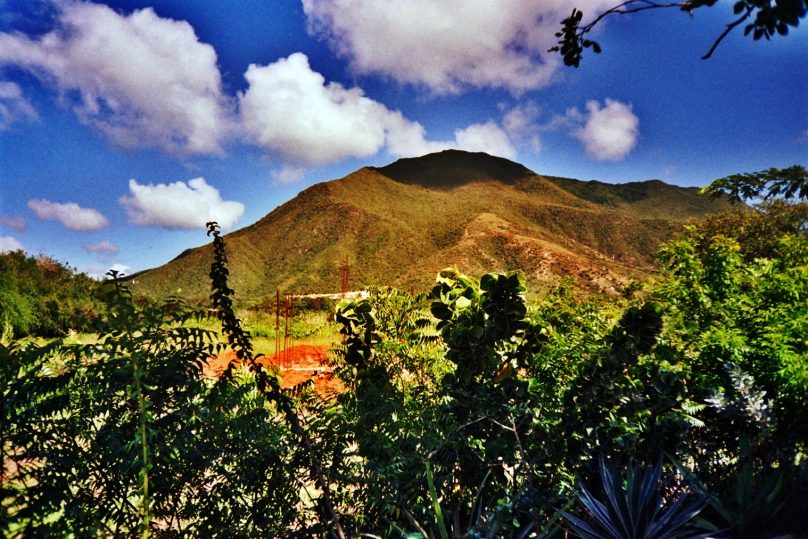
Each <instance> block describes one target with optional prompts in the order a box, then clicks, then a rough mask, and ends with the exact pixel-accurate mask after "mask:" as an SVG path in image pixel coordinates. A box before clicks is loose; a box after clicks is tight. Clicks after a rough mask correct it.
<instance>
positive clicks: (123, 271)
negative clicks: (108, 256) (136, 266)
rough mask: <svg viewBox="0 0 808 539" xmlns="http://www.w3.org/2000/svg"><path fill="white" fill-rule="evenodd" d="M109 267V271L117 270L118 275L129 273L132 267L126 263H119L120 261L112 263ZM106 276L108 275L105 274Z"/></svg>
mask: <svg viewBox="0 0 808 539" xmlns="http://www.w3.org/2000/svg"><path fill="white" fill-rule="evenodd" d="M109 269H110V271H117V272H118V275H119V276H123V275H129V274H130V273H132V268H130V267H129V266H127V265H126V264H121V263H120V262H117V263H115V264H113V265H112V266H110V268H109ZM107 278H109V276H107Z"/></svg>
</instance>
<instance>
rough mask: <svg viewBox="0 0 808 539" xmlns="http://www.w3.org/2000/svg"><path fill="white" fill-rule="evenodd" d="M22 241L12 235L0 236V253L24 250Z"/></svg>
mask: <svg viewBox="0 0 808 539" xmlns="http://www.w3.org/2000/svg"><path fill="white" fill-rule="evenodd" d="M24 250H25V248H24V247H23V246H22V243H20V242H19V241H17V239H16V238H13V237H11V236H0V253H10V252H13V251H24Z"/></svg>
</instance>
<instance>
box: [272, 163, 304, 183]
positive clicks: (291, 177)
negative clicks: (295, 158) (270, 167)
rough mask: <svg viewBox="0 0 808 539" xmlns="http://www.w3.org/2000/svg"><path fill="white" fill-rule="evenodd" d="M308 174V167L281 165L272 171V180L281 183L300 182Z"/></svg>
mask: <svg viewBox="0 0 808 539" xmlns="http://www.w3.org/2000/svg"><path fill="white" fill-rule="evenodd" d="M305 175H306V169H305V168H303V167H291V166H288V167H280V168H278V169H276V170H274V171H272V181H273V182H274V183H276V184H280V185H289V184H294V183H300V182H302V181H303V178H304V176H305Z"/></svg>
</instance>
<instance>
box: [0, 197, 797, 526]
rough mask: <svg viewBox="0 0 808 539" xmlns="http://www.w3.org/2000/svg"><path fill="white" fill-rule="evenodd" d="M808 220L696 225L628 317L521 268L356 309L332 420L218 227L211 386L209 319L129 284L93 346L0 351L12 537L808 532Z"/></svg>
mask: <svg viewBox="0 0 808 539" xmlns="http://www.w3.org/2000/svg"><path fill="white" fill-rule="evenodd" d="M800 215H801V216H802V217H799V216H800ZM789 216H791V217H789ZM795 216H796V217H795ZM805 226H806V221H805V206H804V205H793V204H786V203H778V204H773V205H768V206H766V207H763V208H761V209H760V210H756V211H754V212H750V211H744V212H737V213H732V214H729V215H724V216H717V217H714V218H711V219H709V220H708V221H707V222H706V223H704V224H703V225H700V226H696V225H692V226H689V227H687V228H686V229H685V230H684V231H683V233H682V234H681V235H680V236H679V237H678V238H677V239H674V240H673V241H670V242H668V243H667V244H665V245H664V246H663V247H662V248H661V250H660V252H659V265H660V269H661V272H662V274H661V276H660V277H659V279H658V280H657V281H656V282H653V283H650V284H647V285H646V286H644V287H640V286H632V287H629V288H627V289H626V290H625V291H624V292H625V299H624V301H623V302H622V303H619V304H616V303H612V304H611V305H597V304H594V303H592V302H590V301H589V300H587V299H586V298H579V297H578V296H576V295H575V292H574V291H573V289H572V288H571V287H570V286H569V285H568V284H564V283H562V285H561V286H559V287H558V288H557V289H556V290H555V291H553V292H552V293H550V294H548V295H546V296H545V297H543V299H542V300H541V301H539V302H538V303H536V304H533V305H528V304H527V303H526V301H525V293H526V289H525V286H524V277H523V276H522V274H521V273H519V272H510V273H506V274H486V275H484V276H482V277H481V278H480V279H479V281H478V280H476V279H474V278H471V277H468V276H466V275H463V274H461V273H459V272H458V271H456V270H453V269H447V270H444V271H442V272H441V273H440V275H439V276H438V278H437V282H436V284H435V286H434V288H433V290H432V292H431V293H430V294H429V295H419V296H413V295H411V294H409V293H405V292H401V291H397V290H394V289H376V290H374V291H373V294H372V295H371V297H370V298H368V299H367V300H362V301H357V302H345V303H343V304H341V305H340V306H339V307H338V309H337V313H336V316H337V321H338V322H339V323H340V326H341V328H342V329H341V332H342V334H343V335H344V341H343V344H342V346H341V347H340V349H339V350H338V351H337V352H336V354H335V364H336V371H337V373H338V375H339V376H340V377H341V378H342V380H343V381H344V383H345V387H346V391H345V392H344V393H342V394H340V395H339V396H337V397H334V398H332V399H328V400H324V399H321V398H318V397H316V396H315V395H313V394H311V393H310V392H309V391H308V389H307V387H306V386H305V385H304V386H301V387H297V388H294V389H292V390H290V391H284V390H281V389H280V386H279V383H278V379H277V377H276V376H275V375H274V374H273V373H272V372H269V371H266V370H264V369H263V368H262V367H261V365H260V364H259V363H258V362H256V361H254V359H255V358H254V353H253V349H252V343H251V340H250V335H249V333H247V332H246V331H245V329H244V328H243V326H242V323H241V321H240V320H239V319H238V318H237V317H236V315H235V313H234V311H233V290H232V288H230V286H229V284H228V270H227V263H228V262H227V256H226V253H225V249H224V242H223V239H222V238H221V237H220V235H219V232H218V228H217V227H216V226H215V225H212V226H211V229H210V233H211V234H212V235H213V237H214V242H213V243H214V245H213V253H214V259H213V264H212V268H211V274H210V277H211V279H212V282H213V292H212V295H211V299H212V301H213V304H214V306H215V307H216V308H217V312H218V316H219V318H220V320H221V323H222V329H223V334H224V337H225V339H226V340H227V342H228V343H229V346H230V347H231V348H233V349H234V350H235V351H236V353H237V355H238V357H239V358H241V359H242V360H243V361H242V366H241V367H236V366H233V367H232V368H231V369H229V370H228V371H227V372H226V373H225V375H224V376H223V377H222V378H220V379H218V380H215V381H213V380H205V379H203V378H202V377H201V376H200V368H201V364H202V363H203V362H204V361H205V360H206V358H208V357H209V356H210V355H211V354H213V353H215V352H216V350H217V347H219V346H221V345H219V344H217V343H218V342H220V341H219V340H218V339H217V337H216V336H215V335H214V334H213V333H212V332H209V331H206V330H204V329H197V328H194V327H189V326H188V324H186V322H187V321H188V320H189V319H190V318H192V317H194V316H197V315H198V314H199V313H196V312H194V311H193V310H192V309H190V308H189V307H187V306H185V305H183V304H182V303H181V302H178V301H177V300H171V301H169V302H166V303H165V304H163V305H162V306H159V307H145V308H136V307H135V305H134V304H133V301H132V297H131V293H130V292H129V290H128V289H127V288H126V287H125V286H124V284H122V283H121V282H120V281H119V280H113V281H112V282H110V283H109V284H108V287H107V288H108V290H107V294H108V296H107V310H106V312H105V313H104V314H103V320H102V322H101V329H100V334H99V338H98V341H97V343H95V344H92V345H78V344H70V343H67V342H60V341H58V340H57V341H54V342H52V343H51V344H48V345H45V346H39V345H37V344H33V343H28V344H19V343H11V344H9V345H5V346H0V368H2V384H0V388H1V389H0V390H2V402H1V404H2V440H0V441H1V442H2V451H3V462H4V471H3V480H2V487H1V488H2V492H1V493H0V494H1V495H2V518H0V529H2V533H3V534H4V535H5V536H8V537H34V536H56V537H67V536H75V537H87V536H111V537H118V536H120V537H128V536H132V535H134V534H139V535H140V536H141V537H148V536H156V537H186V536H187V537H197V536H205V537H257V536H263V537H270V536H284V537H312V536H334V537H354V536H359V535H360V534H364V536H370V537H376V536H394V537H396V536H398V537H400V536H409V537H417V536H419V534H420V536H426V537H441V538H444V539H445V538H448V537H449V536H450V535H451V536H454V537H530V536H538V537H547V536H552V535H554V534H558V535H563V532H562V530H570V531H573V532H574V533H577V534H579V535H581V536H584V537H666V536H680V537H681V536H684V535H686V534H688V533H693V534H698V533H700V532H699V531H698V530H701V531H702V532H704V531H705V530H713V532H714V534H716V533H717V534H719V535H725V536H728V537H774V536H776V535H778V534H783V533H792V534H795V535H796V536H798V537H805V536H807V535H808V527H806V524H805V519H804V514H803V513H801V511H803V512H804V500H805V499H808V463H807V462H806V458H808V341H806V335H808V307H807V305H808V302H806V294H807V293H808V265H806V260H808V236H807V235H806V232H805ZM598 500H602V501H603V502H602V503H601V502H599V501H598ZM659 504H662V506H663V507H662V510H660V506H659ZM697 514H698V516H696V515H697ZM699 519H702V520H699ZM708 523H709V524H708ZM632 527H634V528H641V530H640V531H632V530H628V529H626V528H632ZM715 530H720V531H717V532H716V531H715ZM587 534H589V535H587Z"/></svg>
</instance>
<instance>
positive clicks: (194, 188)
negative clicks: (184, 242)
mask: <svg viewBox="0 0 808 539" xmlns="http://www.w3.org/2000/svg"><path fill="white" fill-rule="evenodd" d="M118 202H119V203H120V204H121V206H123V207H124V209H125V210H126V213H127V215H128V216H129V220H130V221H131V222H132V223H134V224H136V225H142V226H159V227H162V228H168V229H178V228H205V223H206V222H208V221H218V223H219V224H220V225H221V226H222V227H223V228H230V227H232V226H233V225H235V224H236V223H237V222H238V220H239V219H240V218H241V216H242V215H244V204H242V203H240V202H235V201H230V200H223V199H222V197H221V195H220V194H219V190H218V189H216V188H215V187H213V186H211V185H208V183H207V182H206V181H205V178H195V179H193V180H189V181H188V183H185V182H174V183H169V184H165V183H158V184H149V185H141V184H139V183H138V182H137V180H134V179H132V180H129V194H128V195H124V196H122V197H121V198H119V199H118Z"/></svg>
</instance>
